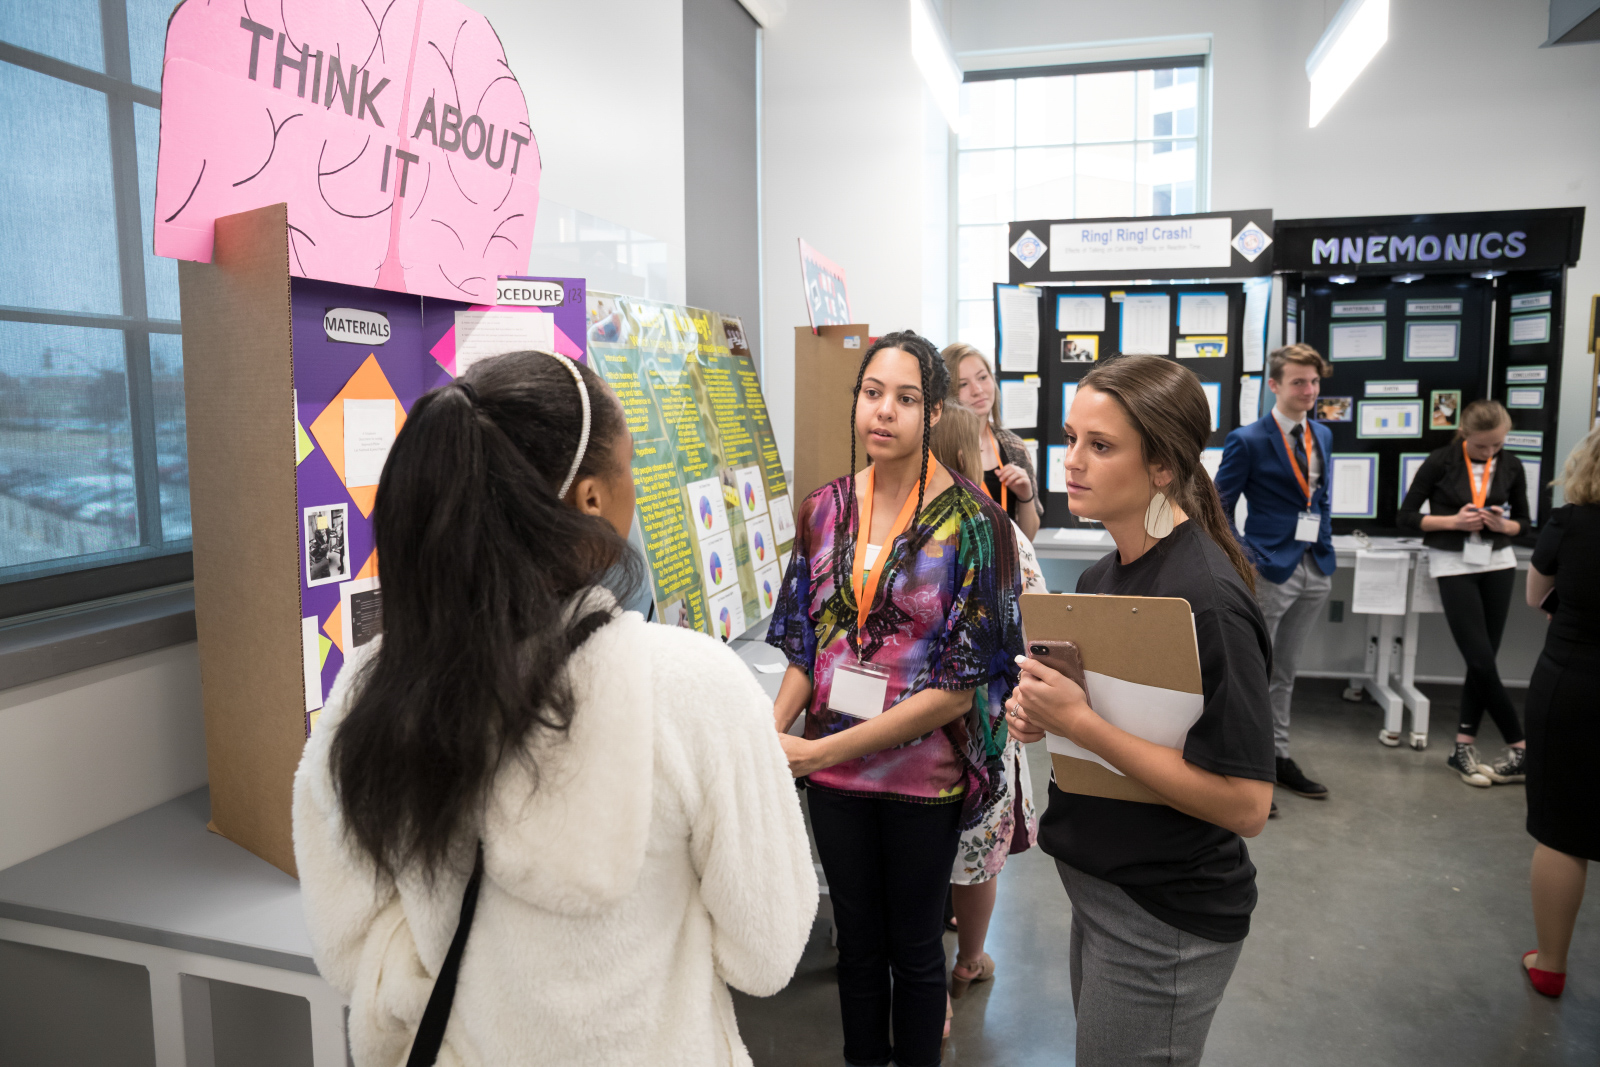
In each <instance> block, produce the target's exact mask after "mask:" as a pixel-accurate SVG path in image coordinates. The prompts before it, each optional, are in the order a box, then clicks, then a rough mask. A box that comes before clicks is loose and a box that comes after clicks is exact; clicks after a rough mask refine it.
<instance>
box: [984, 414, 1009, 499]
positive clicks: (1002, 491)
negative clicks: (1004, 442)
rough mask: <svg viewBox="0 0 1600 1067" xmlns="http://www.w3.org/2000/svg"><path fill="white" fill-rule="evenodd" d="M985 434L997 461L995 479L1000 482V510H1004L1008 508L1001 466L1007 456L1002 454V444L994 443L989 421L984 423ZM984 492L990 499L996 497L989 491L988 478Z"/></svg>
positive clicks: (1003, 464)
mask: <svg viewBox="0 0 1600 1067" xmlns="http://www.w3.org/2000/svg"><path fill="white" fill-rule="evenodd" d="M983 435H984V437H986V438H988V440H989V451H991V452H993V453H994V462H995V467H996V470H995V475H994V480H995V481H997V482H1000V510H1001V511H1004V510H1005V508H1006V483H1005V482H1001V481H1000V471H999V468H1001V467H1004V466H1005V462H1004V460H1005V457H1003V456H1002V455H1000V446H999V445H997V444H995V443H994V430H992V429H990V427H989V424H988V423H984V424H983ZM983 492H984V495H985V496H987V497H988V498H989V499H990V500H993V499H994V494H993V493H991V492H989V485H988V482H987V480H985V482H984V486H983Z"/></svg>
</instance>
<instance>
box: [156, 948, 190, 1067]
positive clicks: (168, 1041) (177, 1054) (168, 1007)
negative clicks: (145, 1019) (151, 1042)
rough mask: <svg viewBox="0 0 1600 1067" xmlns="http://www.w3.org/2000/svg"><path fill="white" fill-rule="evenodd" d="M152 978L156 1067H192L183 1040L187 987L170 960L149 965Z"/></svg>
mask: <svg viewBox="0 0 1600 1067" xmlns="http://www.w3.org/2000/svg"><path fill="white" fill-rule="evenodd" d="M145 970H146V971H148V972H149V974H150V1021H151V1024H152V1026H153V1028H154V1031H155V1045H156V1067H189V1057H188V1055H187V1053H186V1051H185V1049H184V1040H183V987H182V984H181V983H180V981H179V975H178V968H177V967H176V966H174V965H173V964H172V962H171V961H170V960H167V959H152V960H149V961H148V962H147V963H145Z"/></svg>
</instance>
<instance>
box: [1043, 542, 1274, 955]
mask: <svg viewBox="0 0 1600 1067" xmlns="http://www.w3.org/2000/svg"><path fill="white" fill-rule="evenodd" d="M1078 592H1080V593H1101V594H1107V595H1112V596H1160V597H1182V598H1183V599H1184V600H1187V601H1188V602H1189V606H1190V608H1191V609H1192V610H1193V611H1194V627H1195V636H1196V638H1197V641H1198V644H1199V648H1200V679H1201V690H1202V692H1203V695H1204V698H1205V709H1204V710H1203V711H1202V712H1201V713H1200V719H1199V721H1198V722H1196V723H1195V724H1194V726H1192V727H1191V728H1190V729H1189V736H1188V738H1187V740H1186V741H1185V742H1184V746H1183V758H1184V759H1186V760H1188V761H1189V762H1190V763H1193V764H1194V765H1195V766H1197V767H1201V768H1203V769H1205V770H1208V771H1213V772H1215V773H1217V774H1226V775H1229V776H1232V777H1235V778H1255V779H1258V780H1260V781H1268V782H1270V781H1272V780H1273V779H1274V778H1276V777H1277V775H1276V764H1275V763H1274V762H1273V749H1272V707H1271V705H1270V704H1269V703H1268V701H1267V671H1268V667H1269V665H1270V663H1271V656H1272V645H1271V642H1270V641H1269V640H1268V638H1267V628H1266V624H1265V623H1264V622H1263V621H1262V619H1261V610H1260V608H1258V607H1257V606H1256V601H1255V598H1254V597H1253V596H1251V595H1250V590H1249V588H1248V587H1247V586H1246V585H1245V584H1244V582H1243V580H1241V579H1240V577H1239V575H1238V572H1236V571H1235V570H1234V569H1233V564H1231V563H1230V562H1229V561H1228V557H1227V554H1226V553H1224V552H1223V551H1222V549H1221V548H1219V547H1218V546H1217V544H1216V542H1214V541H1212V540H1211V538H1210V537H1209V536H1208V535H1207V534H1206V532H1205V531H1204V530H1202V529H1201V528H1200V526H1199V524H1198V523H1195V522H1184V523H1181V524H1179V526H1178V527H1177V528H1176V529H1175V530H1173V531H1172V533H1171V534H1170V535H1169V536H1167V537H1166V538H1165V539H1163V540H1162V541H1161V543H1160V544H1158V545H1156V546H1155V547H1154V548H1152V549H1151V550H1150V551H1149V552H1146V553H1145V554H1144V555H1143V556H1140V557H1139V558H1138V559H1136V560H1134V561H1133V562H1132V563H1131V564H1129V565H1128V566H1126V567H1124V566H1123V565H1122V562H1121V560H1120V559H1119V558H1118V556H1117V553H1115V552H1112V553H1111V554H1110V555H1108V556H1106V557H1105V558H1104V559H1102V560H1100V561H1099V562H1098V563H1096V564H1095V565H1094V566H1092V567H1090V568H1089V569H1088V570H1087V571H1085V572H1084V573H1083V576H1082V577H1081V578H1079V579H1078ZM1151 654H1152V655H1159V650H1156V649H1152V650H1151ZM1084 666H1085V667H1088V668H1090V669H1093V664H1088V663H1086V664H1084ZM1039 845H1040V847H1042V848H1043V849H1044V851H1045V852H1046V853H1048V854H1049V855H1051V856H1054V857H1055V858H1056V859H1058V860H1060V861H1061V862H1063V863H1066V864H1068V865H1069V866H1072V867H1076V868H1078V870H1080V871H1083V872H1085V873H1087V874H1092V875H1094V876H1095V877H1097V878H1104V879H1105V880H1106V881H1108V882H1112V883H1114V884H1116V885H1119V886H1121V887H1122V888H1123V889H1124V890H1126V891H1127V893H1128V895H1129V896H1130V897H1132V898H1133V899H1134V900H1135V901H1136V902H1137V903H1138V904H1139V906H1140V907H1142V908H1144V910H1145V911H1148V912H1149V913H1150V914H1151V915H1154V916H1155V917H1156V918H1158V919H1160V920H1162V921H1163V922H1165V923H1168V924H1170V925H1172V926H1175V927H1177V928H1178V929H1180V930H1185V931H1187V932H1189V933H1191V934H1195V935H1197V936H1199V937H1204V938H1208V939H1210V940H1212V941H1224V942H1228V941H1241V940H1243V939H1244V937H1245V935H1246V934H1248V933H1249V932H1250V913H1251V911H1253V910H1254V909H1255V906H1256V868H1255V865H1254V864H1253V863H1251V862H1250V853H1249V852H1248V851H1247V850H1246V849H1245V847H1244V840H1243V839H1242V838H1240V837H1239V835H1238V834H1236V833H1234V832H1233V831H1231V830H1224V829H1223V828H1222V827H1220V826H1217V825H1214V824H1213V823H1208V822H1205V821H1203V820H1201V819H1197V818H1195V817H1194V816H1192V815H1185V814H1184V813H1183V812H1181V811H1179V810H1177V809H1176V808H1171V807H1167V806H1166V805H1164V804H1140V803H1137V802H1134V801H1130V800H1111V799H1108V798H1105V797H1090V796H1083V795H1082V794H1078V793H1064V792H1062V791H1061V790H1059V789H1057V788H1056V784H1055V781H1054V780H1053V779H1052V781H1051V783H1050V806H1049V807H1048V808H1047V809H1046V810H1045V813H1044V818H1043V819H1042V820H1041V821H1040V824H1039Z"/></svg>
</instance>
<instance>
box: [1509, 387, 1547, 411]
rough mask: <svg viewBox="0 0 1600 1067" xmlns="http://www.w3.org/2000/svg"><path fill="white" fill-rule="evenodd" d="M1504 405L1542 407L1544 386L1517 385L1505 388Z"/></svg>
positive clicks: (1510, 406) (1511, 406)
mask: <svg viewBox="0 0 1600 1067" xmlns="http://www.w3.org/2000/svg"><path fill="white" fill-rule="evenodd" d="M1506 407H1508V408H1542V407H1544V386H1542V385H1535V386H1526V385H1523V386H1518V387H1516V388H1513V389H1507V390H1506Z"/></svg>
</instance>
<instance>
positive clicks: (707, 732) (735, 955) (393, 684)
mask: <svg viewBox="0 0 1600 1067" xmlns="http://www.w3.org/2000/svg"><path fill="white" fill-rule="evenodd" d="M632 454H633V446H632V441H631V439H630V437H629V434H628V429H627V421H626V419H625V417H624V415H623V412H622V408H621V405H620V404H618V402H617V399H616V397H615V396H614V395H613V394H612V392H611V390H610V389H608V388H607V387H606V385H605V383H604V382H602V381H601V379H600V378H599V377H598V376H596V375H595V374H594V372H593V371H591V370H589V369H588V368H587V367H583V366H580V365H578V364H576V363H574V362H572V361H571V360H568V359H566V358H565V357H563V356H554V355H550V354H548V353H543V352H517V353H512V354H509V355H504V356H498V357H496V358H494V359H487V360H484V361H482V362H481V363H477V364H474V365H473V367H472V368H471V369H470V370H468V371H467V372H466V373H465V374H464V375H462V377H461V378H459V379H457V380H456V381H455V382H453V383H451V384H449V385H445V386H443V387H441V388H439V389H435V390H434V391H433V392H431V393H429V394H427V395H426V396H424V397H422V398H421V399H420V400H418V401H417V403H416V404H415V405H414V406H413V407H412V408H411V411H410V412H409V413H408V414H407V417H406V422H405V426H404V427H402V428H401V430H400V432H399V434H398V435H396V437H395V441H394V446H393V448H392V449H391V450H390V452H389V458H388V461H387V462H386V463H385V464H384V468H383V474H382V476H381V479H380V481H379V483H378V495H377V507H376V510H375V511H374V512H373V528H374V537H375V540H376V543H377V552H378V556H379V558H380V559H382V560H383V629H384V632H383V636H382V637H380V638H375V639H374V640H372V641H370V642H368V643H367V644H366V645H364V646H362V647H361V648H359V649H356V648H352V649H350V650H349V653H350V655H349V658H348V659H347V660H346V661H345V664H344V667H343V669H342V670H341V671H340V673H339V677H338V679H337V681H336V682H335V683H334V686H333V693H332V694H331V695H330V697H329V698H328V703H327V706H326V707H325V708H324V709H323V711H322V717H321V719H320V720H319V721H318V723H317V726H316V729H315V730H314V731H313V732H312V734H311V737H310V738H309V740H308V741H307V742H306V747H305V752H304V755H303V757H302V759H301V763H300V769H299V772H298V774H297V775H296V776H295V785H294V851H295V860H296V862H297V864H298V866H299V872H300V886H301V889H302V891H303V893H304V897H305V910H306V919H307V922H308V924H309V927H310V933H311V941H312V946H313V950H314V953H315V956H316V961H317V966H318V969H319V970H320V972H321V973H322V974H323V975H324V976H325V977H326V978H327V979H328V981H329V982H330V983H332V984H333V986H334V987H335V988H337V989H339V990H340V991H341V992H343V993H344V994H346V995H347V996H349V997H350V998H351V1005H350V1044H351V1051H352V1053H353V1054H354V1057H355V1062H356V1063H362V1064H368V1063H386V1064H396V1063H401V1062H403V1061H404V1060H405V1059H406V1056H407V1049H408V1047H410V1046H411V1044H412V1041H413V1038H414V1037H415V1036H416V1035H417V1033H418V1028H419V1023H420V1021H421V1018H422V1015H423V1008H424V1005H426V1004H427V1003H428V1001H429V996H430V992H431V991H432V989H433V988H434V985H435V978H436V977H437V976H438V975H439V974H440V973H441V970H442V968H443V964H444V961H445V957H446V950H447V949H448V948H449V946H450V945H451V942H452V938H453V936H454V935H455V934H456V931H457V929H458V915H460V914H461V913H462V912H461V908H462V904H463V900H464V897H465V895H466V891H467V886H468V885H469V884H471V885H473V886H476V887H477V896H476V902H477V905H476V914H475V916H474V917H473V918H472V919H471V922H470V925H469V927H468V929H467V931H466V940H465V954H464V955H461V956H460V957H459V959H460V971H459V976H460V980H459V987H458V989H457V993H456V996H455V1000H454V1004H453V1006H452V1007H451V1010H450V1012H449V1015H448V1026H447V1027H446V1028H445V1030H444V1034H443V1045H444V1048H443V1049H442V1051H441V1052H440V1054H439V1060H438V1062H441V1063H459V1064H496V1065H516V1064H532V1063H570V1064H576V1063H604V1064H607V1065H637V1067H646V1065H650V1067H654V1065H656V1064H661V1063H667V1062H672V1063H697V1064H699V1063H705V1064H731V1063H735V1062H748V1057H747V1056H745V1055H744V1049H743V1045H742V1043H741V1042H740V1039H739V1033H738V1028H737V1026H736V1025H735V1023H734V1016H733V1004H732V1002H731V1000H730V998H729V995H728V990H727V985H728V984H733V985H736V986H738V987H739V988H741V989H744V990H747V991H749V992H751V993H754V994H757V995H768V994H771V993H776V992H777V991H778V990H779V989H781V988H783V986H784V985H785V984H786V983H787V982H788V980H789V977H790V975H791V974H792V973H793V970H794V966H795V964H796V963H797V962H798V960H799V958H800V953H801V951H802V949H803V948H804V947H805V943H806V940H807V938H808V937H809V936H810V933H811V921H812V916H813V915H814V913H815V909H816V901H817V895H816V894H817V888H816V875H815V873H814V869H813V867H812V865H811V852H810V847H809V845H808V844H807V841H806V833H805V826H804V823H803V820H802V819H801V814H800V807H799V804H798V803H797V802H796V799H795V794H794V785H793V783H792V781H791V779H790V777H789V774H788V767H787V765H786V763H785V760H784V756H783V751H782V747H781V746H780V745H779V743H778V741H777V740H776V739H775V738H774V737H773V736H772V732H771V729H770V727H769V726H768V725H767V717H766V714H767V713H766V708H767V706H768V702H767V699H766V696H765V694H763V693H762V691H761V688H760V687H759V686H758V685H757V684H756V682H755V680H754V679H753V678H752V677H751V675H750V671H749V669H748V668H746V667H745V666H744V664H743V663H741V662H740V661H739V659H738V657H737V656H735V655H734V654H733V652H732V651H731V650H730V649H728V648H727V646H725V645H723V644H722V643H721V642H719V641H716V640H714V639H712V638H711V637H709V636H706V635H704V634H699V633H692V632H689V631H686V630H680V629H676V628H672V627H666V626H651V625H649V624H647V623H646V622H645V621H644V620H643V619H642V618H641V617H640V616H639V615H638V614H637V613H635V612H624V611H622V610H621V609H620V608H619V607H618V604H617V599H616V598H615V597H614V596H613V595H612V594H611V593H609V592H606V591H605V589H604V588H602V585H601V582H602V579H603V578H605V577H606V576H607V575H608V574H610V575H618V574H620V575H624V576H629V577H632V578H633V579H634V580H635V581H636V580H637V575H638V559H637V557H636V556H635V555H634V554H633V553H632V551H631V550H630V549H629V547H628V542H627V535H628V529H629V526H630V525H631V524H632V520H633V512H634V494H633V475H632V471H631V469H630V468H631V463H630V461H631V457H632ZM622 584H626V583H622ZM475 855H476V865H475ZM475 870H476V872H477V873H476V874H473V873H472V872H474V871H475ZM469 877H470V882H469ZM446 987H448V983H446ZM530 1035H531V1036H530ZM428 1062H430V1063H431V1062H433V1061H432V1060H429V1061H428Z"/></svg>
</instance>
